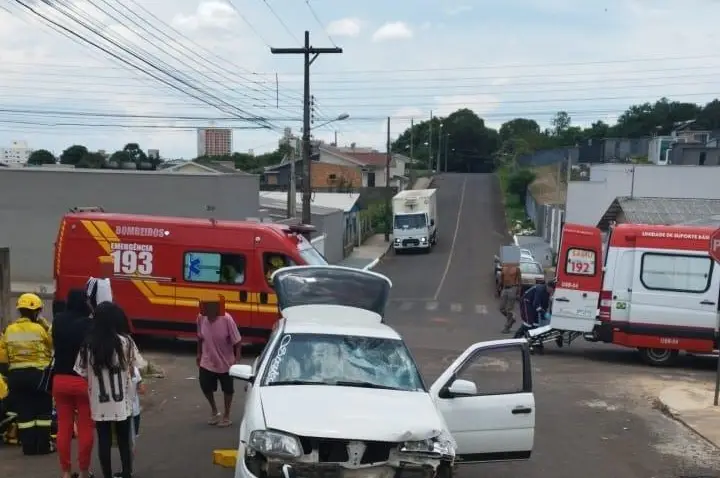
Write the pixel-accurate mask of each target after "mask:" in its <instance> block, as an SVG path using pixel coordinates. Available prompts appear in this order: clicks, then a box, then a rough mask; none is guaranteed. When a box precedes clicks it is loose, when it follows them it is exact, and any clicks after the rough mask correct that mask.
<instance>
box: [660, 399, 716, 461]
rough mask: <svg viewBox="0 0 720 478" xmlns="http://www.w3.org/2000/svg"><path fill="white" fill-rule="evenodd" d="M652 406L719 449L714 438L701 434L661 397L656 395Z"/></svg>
mask: <svg viewBox="0 0 720 478" xmlns="http://www.w3.org/2000/svg"><path fill="white" fill-rule="evenodd" d="M653 407H654V408H655V409H657V410H659V411H660V413H662V414H663V415H665V416H666V417H668V418H670V419H672V420H675V421H676V422H678V423H681V424H682V425H683V426H684V427H685V428H687V429H688V430H690V431H691V432H693V433H694V434H695V435H697V436H699V437H700V438H702V439H703V440H704V441H705V442H706V443H707V444H709V445H710V446H712V447H714V448H717V449H718V450H720V446H718V444H717V443H715V441H714V440H712V439H710V438H709V437H707V436H705V434H703V433H701V432H700V431H698V430H697V428H695V427H694V426H692V425H690V424H689V423H688V422H687V421H686V420H685V419H684V418H683V416H682V413H680V412H679V411H677V410H675V409H673V408H672V407H671V406H670V405H668V404H667V403H665V401H664V400H663V399H662V397H660V396H658V397H657V398H656V399H655V401H654V403H653Z"/></svg>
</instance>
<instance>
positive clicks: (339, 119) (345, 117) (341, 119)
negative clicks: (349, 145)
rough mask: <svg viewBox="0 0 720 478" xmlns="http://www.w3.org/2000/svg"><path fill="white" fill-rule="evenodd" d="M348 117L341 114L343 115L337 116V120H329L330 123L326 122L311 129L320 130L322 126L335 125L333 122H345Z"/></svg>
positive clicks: (345, 114)
mask: <svg viewBox="0 0 720 478" xmlns="http://www.w3.org/2000/svg"><path fill="white" fill-rule="evenodd" d="M349 117H350V115H349V114H347V113H343V114H341V115H339V116H338V117H337V118H335V119H331V120H330V121H326V122H324V123H320V124H319V125H317V126H313V127H312V128H311V129H315V128H322V127H323V126H327V125H329V124H330V123H335V122H337V121H345V120H346V119H348V118H349Z"/></svg>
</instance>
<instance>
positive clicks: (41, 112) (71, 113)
mask: <svg viewBox="0 0 720 478" xmlns="http://www.w3.org/2000/svg"><path fill="white" fill-rule="evenodd" d="M0 113H8V114H13V113H20V114H27V115H32V114H37V115H46V116H47V115H59V116H92V117H104V118H142V119H151V118H154V119H174V120H197V121H201V120H204V121H248V119H247V118H242V117H236V116H235V117H203V116H192V115H150V114H131V113H106V112H102V111H68V110H31V109H16V108H0ZM273 120H274V121H298V119H296V118H282V117H280V118H274V119H273ZM261 126H263V127H265V126H264V125H261ZM265 128H266V127H265ZM268 129H269V128H268Z"/></svg>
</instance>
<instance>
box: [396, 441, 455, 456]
mask: <svg viewBox="0 0 720 478" xmlns="http://www.w3.org/2000/svg"><path fill="white" fill-rule="evenodd" d="M400 451H401V452H402V453H422V454H430V455H442V456H447V455H454V454H455V447H454V445H453V443H452V442H450V441H448V440H443V439H442V438H441V437H437V438H430V439H427V440H420V441H406V442H405V443H403V445H402V446H401V447H400Z"/></svg>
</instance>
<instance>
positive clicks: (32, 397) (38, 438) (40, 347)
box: [0, 294, 55, 455]
mask: <svg viewBox="0 0 720 478" xmlns="http://www.w3.org/2000/svg"><path fill="white" fill-rule="evenodd" d="M16 308H17V310H18V312H19V313H20V318H19V319H17V320H16V321H15V322H13V323H11V324H10V325H8V327H7V329H6V330H5V334H4V335H3V336H2V337H0V356H2V357H3V358H7V361H8V387H9V388H10V393H11V394H12V400H13V408H14V410H13V411H15V412H17V424H18V434H19V438H20V442H21V444H22V449H23V453H24V454H25V455H46V454H48V453H52V452H54V451H55V445H54V444H53V443H52V440H51V437H50V434H51V426H52V397H51V396H50V394H49V393H48V392H47V391H46V389H45V388H44V387H43V382H45V381H46V380H47V376H48V374H49V373H50V366H51V362H52V352H53V346H52V338H51V337H50V334H48V332H47V330H46V329H45V327H43V326H42V325H41V324H39V323H38V321H37V319H38V317H39V315H40V310H41V309H42V301H40V300H39V298H38V297H37V296H36V295H35V294H22V295H21V296H20V297H18V300H17V306H16Z"/></svg>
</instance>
